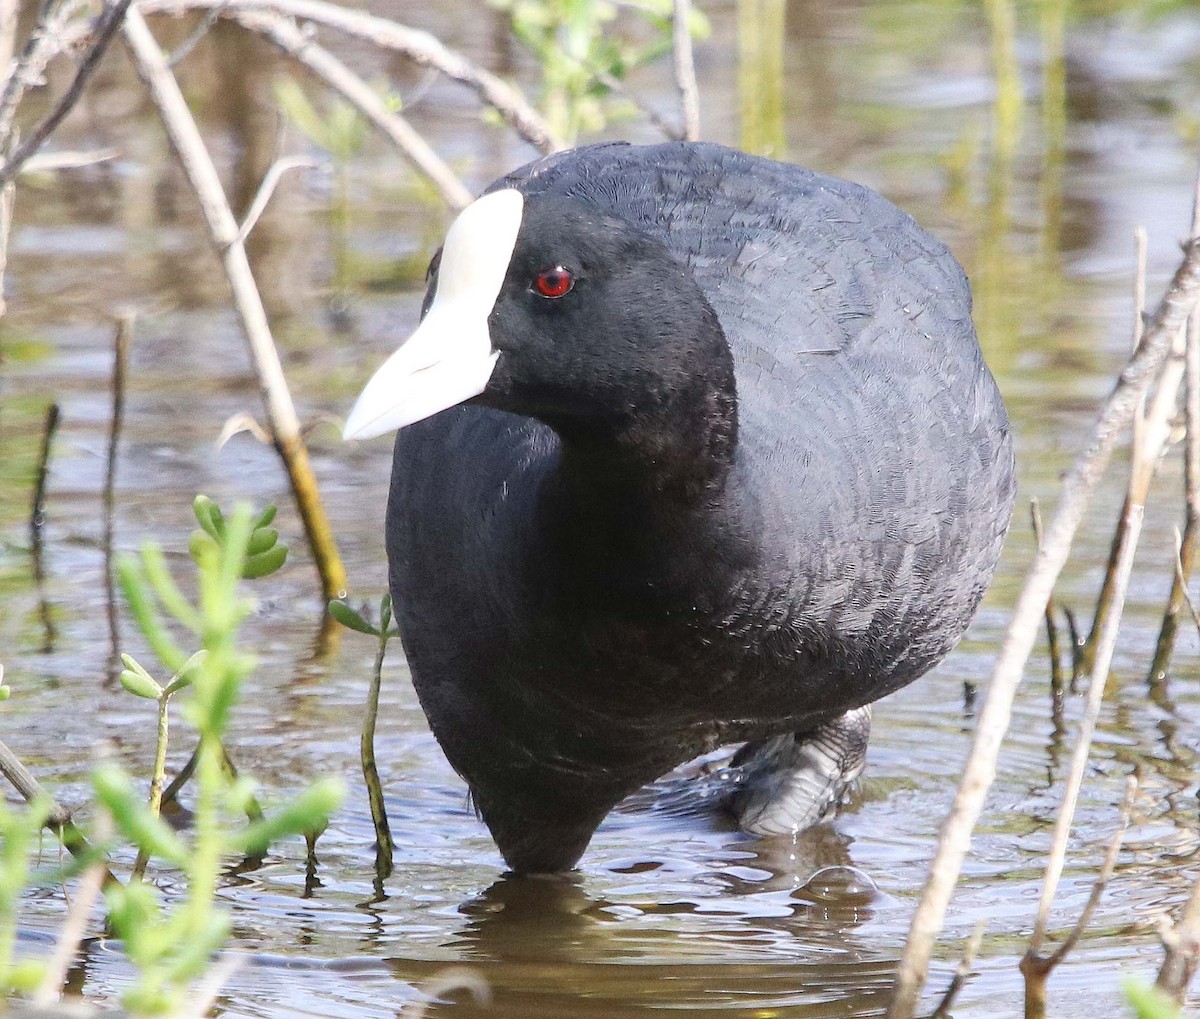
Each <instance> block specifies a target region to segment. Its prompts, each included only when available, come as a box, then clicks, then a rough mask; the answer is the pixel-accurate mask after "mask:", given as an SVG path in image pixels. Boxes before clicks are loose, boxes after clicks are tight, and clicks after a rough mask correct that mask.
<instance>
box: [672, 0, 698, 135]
mask: <svg viewBox="0 0 1200 1019" xmlns="http://www.w3.org/2000/svg"><path fill="white" fill-rule="evenodd" d="M672 28H673V35H674V55H675V87H676V88H677V89H679V105H680V108H681V110H682V112H683V136H684V138H685V139H686V140H687V141H689V142H695V141H699V140H700V90H699V89H698V88H697V87H696V64H695V61H694V60H693V58H692V3H691V0H675V15H674V18H673V19H672Z"/></svg>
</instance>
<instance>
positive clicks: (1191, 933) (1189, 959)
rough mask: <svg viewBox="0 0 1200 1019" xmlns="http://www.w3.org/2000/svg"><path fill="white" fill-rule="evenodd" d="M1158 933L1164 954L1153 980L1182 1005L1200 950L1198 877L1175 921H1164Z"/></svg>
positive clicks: (1199, 890)
mask: <svg viewBox="0 0 1200 1019" xmlns="http://www.w3.org/2000/svg"><path fill="white" fill-rule="evenodd" d="M1159 936H1160V937H1161V938H1162V942H1163V947H1164V948H1165V949H1166V957H1165V958H1164V959H1163V963H1162V966H1161V967H1160V968H1159V971H1158V978H1157V979H1156V980H1155V981H1154V983H1155V986H1156V987H1158V988H1159V989H1160V990H1162V991H1165V992H1166V993H1167V994H1169V995H1170V996H1171V997H1172V998H1174V999H1175V1002H1176V1003H1177V1004H1179V1005H1182V1004H1183V998H1184V995H1185V994H1186V993H1187V989H1188V984H1190V983H1191V982H1192V975H1193V974H1194V973H1195V971H1196V959H1197V955H1198V954H1200V881H1197V882H1196V883H1195V884H1194V885H1192V893H1191V895H1189V896H1188V901H1187V905H1186V906H1184V907H1183V915H1182V916H1181V917H1180V918H1179V920H1177V921H1176V922H1175V923H1171V922H1170V921H1166V923H1165V924H1164V926H1163V928H1162V929H1161V930H1160V931H1159Z"/></svg>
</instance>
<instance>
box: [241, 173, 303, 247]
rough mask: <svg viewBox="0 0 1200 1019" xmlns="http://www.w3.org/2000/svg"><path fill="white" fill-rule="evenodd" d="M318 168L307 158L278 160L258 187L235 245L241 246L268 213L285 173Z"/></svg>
mask: <svg viewBox="0 0 1200 1019" xmlns="http://www.w3.org/2000/svg"><path fill="white" fill-rule="evenodd" d="M317 166H318V164H317V162H316V161H315V160H312V159H309V158H308V157H307V156H284V157H283V158H281V159H276V160H275V161H274V162H273V163H272V164H271V166H270V168H269V169H268V170H267V173H266V176H264V177H263V180H262V183H261V184H260V185H259V186H258V192H257V194H255V196H254V201H253V202H251V203H250V209H249V211H248V212H247V213H246V218H245V219H243V220H242V225H241V226H240V227H239V228H238V232H237V236H236V237H235V238H234V243H235V244H241V243H243V242H244V241H245V240H246V238H247V237H249V236H250V231H251V230H253V229H254V227H255V225H256V224H257V223H258V220H259V218H260V217H261V216H262V214H263V212H265V211H266V208H267V203H268V202H270V201H271V197H272V196H273V195H274V194H275V189H276V188H277V187H279V182H280V181H281V180H282V179H283V175H284V174H285V173H287V172H288V171H289V170H301V169H303V170H312V169H315V168H316V167H317Z"/></svg>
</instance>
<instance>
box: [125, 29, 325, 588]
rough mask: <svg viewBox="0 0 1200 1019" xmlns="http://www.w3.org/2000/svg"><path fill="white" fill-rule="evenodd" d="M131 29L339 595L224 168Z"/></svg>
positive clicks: (304, 514)
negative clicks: (222, 175)
mask: <svg viewBox="0 0 1200 1019" xmlns="http://www.w3.org/2000/svg"><path fill="white" fill-rule="evenodd" d="M124 30H125V40H126V43H127V44H128V46H129V49H130V51H131V53H132V54H133V57H134V61H135V63H136V65H137V70H138V74H139V75H140V77H141V78H142V80H143V81H144V82H145V83H146V85H147V87H148V88H149V90H150V94H151V96H152V98H153V100H154V104H155V106H157V108H158V111H159V115H160V116H161V117H162V121H163V124H164V126H165V127H166V130H167V135H168V136H169V137H170V139H171V144H172V146H173V147H174V148H175V151H176V153H177V154H178V156H179V160H180V162H181V163H182V164H183V169H184V172H185V173H186V175H187V178H188V182H189V183H190V184H191V186H192V190H193V191H194V192H195V194H196V197H197V199H198V200H199V202H200V207H201V210H202V211H203V213H204V219H205V222H206V223H207V225H208V231H209V236H210V239H211V241H212V245H213V248H214V249H215V250H216V253H217V255H218V257H219V258H220V259H221V264H222V266H223V267H224V269H225V275H226V277H227V278H228V280H229V285H230V287H231V289H232V290H233V300H234V305H235V307H236V308H237V312H238V315H239V317H240V318H241V321H242V329H243V331H244V332H245V335H246V340H247V343H248V344H249V346H250V353H251V357H252V358H253V361H254V367H255V371H256V373H257V375H258V382H259V388H260V390H261V391H262V396H263V401H264V403H265V404H266V407H267V416H268V420H269V421H270V425H271V432H272V436H273V439H274V442H275V448H276V449H277V450H278V452H279V455H280V457H281V458H282V459H283V462H284V466H285V467H286V469H287V474H288V479H289V481H290V482H291V486H292V493H293V495H294V496H295V498H296V504H297V507H298V508H299V510H300V517H301V519H302V520H303V522H304V530H305V533H306V534H307V536H308V543H309V547H310V548H311V549H312V553H313V558H314V559H315V560H316V564H317V569H318V570H319V571H320V574H321V585H322V589H323V593H324V595H325V597H326V599H328V598H334V597H337V596H338V595H339V594H340V593H341V592H342V591H344V590H345V589H346V569H345V567H344V566H343V565H342V560H341V557H340V555H339V554H338V550H337V544H336V542H335V541H334V537H333V531H332V530H331V528H330V526H329V519H328V517H326V515H325V508H324V506H323V505H322V504H321V497H320V493H319V491H318V489H317V480H316V478H315V476H314V475H313V472H312V467H311V466H310V464H309V462H308V451H307V449H306V448H305V446H304V440H303V438H302V436H301V433H300V420H299V418H298V417H297V416H296V408H295V406H294V405H293V404H292V396H291V393H290V392H289V391H288V386H287V379H286V378H285V377H284V374H283V366H282V365H281V364H280V362H279V352H278V350H276V348H275V340H274V338H273V337H272V336H271V327H270V325H269V324H268V322H267V314H266V311H265V309H264V308H263V304H262V297H261V296H260V295H259V292H258V287H257V286H256V285H255V282H254V274H253V273H252V272H251V271H250V262H249V260H248V259H247V257H246V248H245V245H243V244H241V243H240V242H238V240H237V236H238V224H237V221H236V220H235V219H234V218H233V212H232V210H231V209H230V208H229V202H228V200H227V199H226V197H225V191H224V189H223V188H222V187H221V180H220V178H219V177H218V176H217V169H216V167H215V166H214V165H213V161H212V157H211V156H210V155H209V153H208V150H207V149H206V148H205V146H204V140H203V139H202V138H201V137H200V130H199V128H197V126H196V121H195V120H194V119H193V118H192V114H191V112H190V111H189V110H188V107H187V103H186V102H185V101H184V98H183V95H182V93H181V92H180V91H179V85H178V83H177V82H176V81H175V77H174V75H173V74H172V73H171V70H170V68H169V67H167V63H166V60H165V59H164V57H163V53H162V49H161V48H160V47H159V45H158V43H157V42H156V41H155V39H154V36H153V35H151V34H150V29H149V28H147V27H146V21H145V19H144V18H143V17H142V14H141V11H139V10H138V8H137V7H131V8H130V9H129V13H128V14H127V16H126V18H125V28H124Z"/></svg>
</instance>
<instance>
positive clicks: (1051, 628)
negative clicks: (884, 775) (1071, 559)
mask: <svg viewBox="0 0 1200 1019" xmlns="http://www.w3.org/2000/svg"><path fill="white" fill-rule="evenodd" d="M1029 519H1030V521H1031V523H1032V524H1033V537H1034V540H1035V541H1036V542H1037V547H1038V548H1041V547H1042V510H1041V507H1040V506H1039V505H1038V501H1037V497H1036V496H1034V497H1033V498H1032V499H1030V500H1029ZM1054 609H1055V602H1054V596H1053V595H1051V596H1050V597H1049V598H1048V599H1047V600H1046V643H1047V644H1048V645H1049V647H1050V713H1051V715H1052V717H1053V721H1054V726H1055V729H1056V730H1057V729H1058V727H1059V726H1061V725H1062V709H1063V691H1064V682H1065V677H1064V676H1063V668H1062V654H1061V648H1060V645H1059V640H1058V622H1057V621H1056V620H1055V618H1054Z"/></svg>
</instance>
